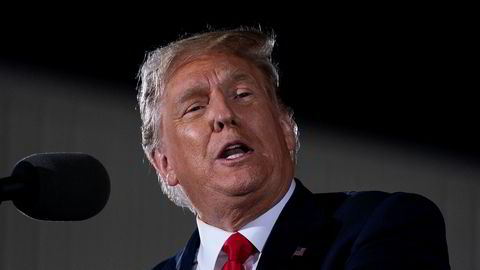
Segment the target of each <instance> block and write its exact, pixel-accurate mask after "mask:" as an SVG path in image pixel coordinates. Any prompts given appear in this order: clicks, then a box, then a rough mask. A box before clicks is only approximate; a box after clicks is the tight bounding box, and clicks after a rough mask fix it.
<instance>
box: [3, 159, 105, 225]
mask: <svg viewBox="0 0 480 270" xmlns="http://www.w3.org/2000/svg"><path fill="white" fill-rule="evenodd" d="M12 176H13V177H19V178H22V179H24V181H25V184H26V186H27V187H28V190H27V192H26V193H25V194H23V196H21V197H19V198H15V199H14V200H13V203H14V205H15V206H16V207H17V208H18V209H19V210H20V211H22V212H23V213H24V214H26V215H27V216H30V217H32V218H35V219H40V220H51V221H74V220H84V219H88V218H90V217H93V216H94V215H96V214H98V213H99V212H100V211H101V210H102V209H103V208H104V206H105V205H106V203H107V201H108V197H109V195H110V180H109V176H108V173H107V171H106V170H105V168H104V167H103V165H102V164H101V163H100V162H99V161H98V160H97V159H95V158H93V157H92V156H89V155H87V154H83V153H41V154H34V155H31V156H29V157H26V158H24V159H23V160H21V161H19V162H18V163H17V165H16V166H15V168H14V170H13V173H12Z"/></svg>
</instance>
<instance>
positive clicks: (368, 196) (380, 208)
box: [335, 191, 444, 223]
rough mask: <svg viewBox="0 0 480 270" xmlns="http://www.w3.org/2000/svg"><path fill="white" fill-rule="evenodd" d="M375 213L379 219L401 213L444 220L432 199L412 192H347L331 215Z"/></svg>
mask: <svg viewBox="0 0 480 270" xmlns="http://www.w3.org/2000/svg"><path fill="white" fill-rule="evenodd" d="M379 216H381V217H382V219H385V218H387V219H389V218H392V219H391V220H395V219H401V218H402V217H403V216H410V217H413V216H424V217H429V218H431V219H434V220H436V221H440V222H442V223H443V222H444V221H443V216H442V214H441V212H440V210H439V208H438V207H437V206H436V205H435V203H433V202H432V201H431V200H429V199H427V198H426V197H424V196H422V195H419V194H415V193H405V192H395V193H387V192H382V191H362V192H348V193H345V198H344V200H343V202H342V203H341V204H339V205H338V207H337V208H336V209H335V217H336V218H338V219H340V220H344V221H347V222H348V221H350V222H359V221H360V220H362V219H363V220H366V219H369V218H372V217H373V218H375V217H379Z"/></svg>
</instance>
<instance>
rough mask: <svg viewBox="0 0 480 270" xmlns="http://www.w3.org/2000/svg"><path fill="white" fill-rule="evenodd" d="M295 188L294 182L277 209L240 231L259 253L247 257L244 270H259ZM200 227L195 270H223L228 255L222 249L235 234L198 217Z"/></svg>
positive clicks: (269, 211) (293, 181) (273, 208)
mask: <svg viewBox="0 0 480 270" xmlns="http://www.w3.org/2000/svg"><path fill="white" fill-rule="evenodd" d="M294 189H295V180H292V183H291V184H290V188H289V189H288V191H287V193H285V195H284V196H283V198H282V199H281V200H280V201H279V202H278V203H277V204H276V205H275V206H274V207H272V208H271V209H270V210H268V211H267V212H265V213H264V214H262V215H261V216H259V217H258V218H256V219H254V220H252V221H251V222H249V223H248V224H246V225H245V226H243V227H242V228H241V229H240V230H238V232H239V233H240V234H242V235H243V236H245V237H246V238H247V239H248V240H249V241H250V242H251V243H252V244H253V245H254V246H255V248H256V249H257V250H258V251H259V252H256V253H255V254H253V255H251V256H250V257H248V258H247V260H246V262H245V263H244V264H243V265H244V266H245V270H255V269H256V268H257V264H258V261H259V260H260V256H262V250H263V247H264V245H265V242H266V241H267V238H268V236H269V235H270V232H271V231H272V228H273V225H274V224H275V222H276V221H277V218H278V216H279V215H280V212H282V209H283V207H284V206H285V204H286V203H287V202H288V200H289V199H290V197H291V196H292V193H293V190H294ZM197 227H198V232H199V235H200V247H199V249H198V251H197V256H196V261H195V262H194V266H193V269H196V270H222V267H223V265H224V264H225V263H226V262H227V260H228V256H227V254H226V253H225V252H223V251H222V247H223V244H224V243H225V241H226V240H227V239H228V237H230V235H232V234H233V233H234V232H227V231H224V230H222V229H219V228H216V227H213V226H211V225H208V224H206V223H205V222H203V221H201V220H200V219H199V218H197Z"/></svg>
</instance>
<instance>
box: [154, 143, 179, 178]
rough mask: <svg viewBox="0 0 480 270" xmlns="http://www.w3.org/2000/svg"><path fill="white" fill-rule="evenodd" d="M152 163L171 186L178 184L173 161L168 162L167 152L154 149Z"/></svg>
mask: <svg viewBox="0 0 480 270" xmlns="http://www.w3.org/2000/svg"><path fill="white" fill-rule="evenodd" d="M151 163H152V165H153V167H154V168H155V170H156V171H157V173H158V174H159V175H160V176H161V177H162V178H163V179H164V181H167V184H168V185H169V186H176V185H177V184H178V180H177V175H176V173H175V170H174V169H173V167H172V165H171V163H169V162H168V158H167V155H165V153H162V152H160V151H159V150H158V149H155V150H153V154H152V160H151Z"/></svg>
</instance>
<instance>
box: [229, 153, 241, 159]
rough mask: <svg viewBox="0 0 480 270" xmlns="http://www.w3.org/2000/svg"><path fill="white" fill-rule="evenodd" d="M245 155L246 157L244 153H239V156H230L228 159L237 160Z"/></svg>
mask: <svg viewBox="0 0 480 270" xmlns="http://www.w3.org/2000/svg"><path fill="white" fill-rule="evenodd" d="M243 155H244V153H238V154H234V155H231V156H228V157H227V158H226V159H235V158H238V157H241V156H243Z"/></svg>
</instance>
